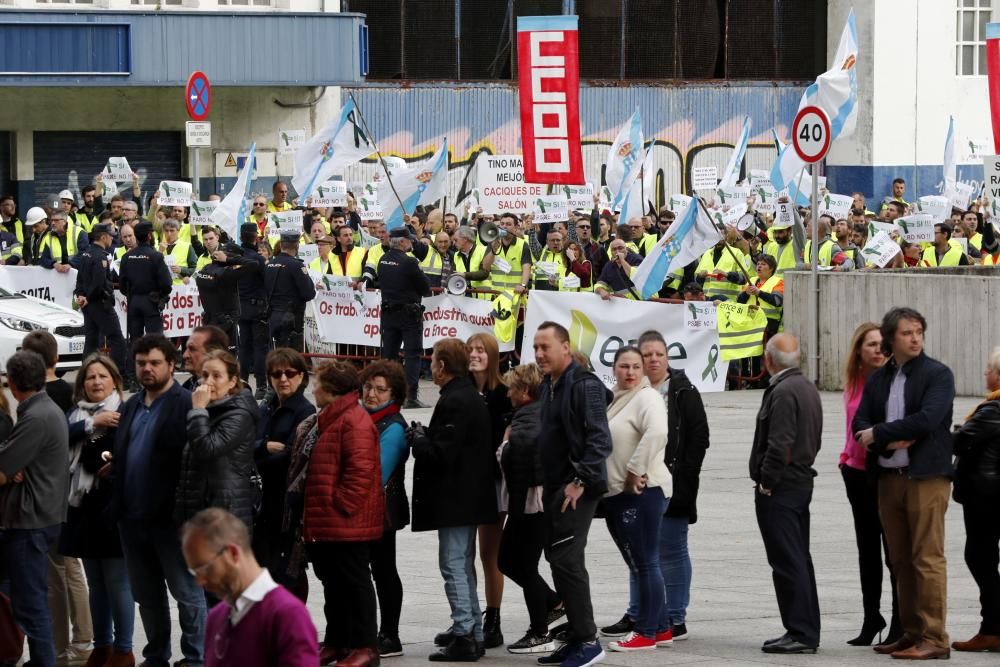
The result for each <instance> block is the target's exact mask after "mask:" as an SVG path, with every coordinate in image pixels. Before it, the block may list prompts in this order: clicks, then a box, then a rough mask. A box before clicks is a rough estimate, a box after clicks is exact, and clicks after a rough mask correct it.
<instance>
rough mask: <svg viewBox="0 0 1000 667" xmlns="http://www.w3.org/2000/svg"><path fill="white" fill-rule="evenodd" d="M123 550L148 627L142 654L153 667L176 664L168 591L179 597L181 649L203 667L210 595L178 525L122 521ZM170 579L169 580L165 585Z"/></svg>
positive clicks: (190, 660) (191, 663)
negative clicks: (187, 555)
mask: <svg viewBox="0 0 1000 667" xmlns="http://www.w3.org/2000/svg"><path fill="white" fill-rule="evenodd" d="M119 532H120V533H121V541H122V552H124V554H125V564H126V566H127V567H128V578H129V583H130V584H131V585H132V594H133V595H134V596H135V601H136V602H138V603H139V615H140V616H141V617H142V626H143V628H144V629H145V630H146V647H145V648H143V649H142V656H143V658H145V659H146V661H147V662H148V663H149V664H150V667H161V666H162V667H169V665H170V607H169V605H168V604H167V589H169V590H170V595H171V596H172V597H173V598H174V600H176V601H177V615H178V618H179V620H180V626H181V652H182V653H183V654H184V659H185V660H186V661H187V663H188V665H189V666H190V667H197V666H199V665H201V664H202V663H203V662H204V660H203V658H202V651H203V649H204V646H205V616H206V615H207V611H206V609H205V593H204V592H203V591H202V590H201V587H200V586H198V584H197V582H195V580H194V577H192V576H191V573H190V572H188V571H187V564H186V563H185V562H184V556H183V555H182V554H181V542H180V538H179V537H178V535H177V529H176V528H175V527H174V526H173V525H166V526H146V525H143V524H139V523H135V522H130V521H122V522H121V523H120V524H119ZM164 582H166V583H164Z"/></svg>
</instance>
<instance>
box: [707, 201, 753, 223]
mask: <svg viewBox="0 0 1000 667" xmlns="http://www.w3.org/2000/svg"><path fill="white" fill-rule="evenodd" d="M746 212H747V205H746V203H743V204H739V205H737V206H727V207H724V208H715V209H712V219H713V220H715V221H716V222H717V223H718V224H720V225H723V226H726V227H735V226H736V223H737V221H739V219H740V218H742V217H743V215H744V214H745V213H746Z"/></svg>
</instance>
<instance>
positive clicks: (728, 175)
mask: <svg viewBox="0 0 1000 667" xmlns="http://www.w3.org/2000/svg"><path fill="white" fill-rule="evenodd" d="M751 127H753V123H751V122H750V116H746V117H745V118H744V119H743V131H742V132H740V138H739V139H738V140H737V141H736V146H735V147H734V148H733V155H732V157H730V158H729V164H727V165H726V170H725V171H723V172H722V178H721V179H720V181H719V187H720V188H731V187H735V185H736V181H738V180H739V178H740V165H742V164H743V156H745V155H746V154H747V143H749V141H750V128H751Z"/></svg>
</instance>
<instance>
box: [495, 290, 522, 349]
mask: <svg viewBox="0 0 1000 667" xmlns="http://www.w3.org/2000/svg"><path fill="white" fill-rule="evenodd" d="M519 308H520V304H519V299H518V295H515V294H514V293H513V292H507V291H504V292H500V293H499V294H497V295H496V298H494V299H493V333H494V334H495V335H496V337H497V340H498V341H500V342H501V343H509V342H510V341H512V340H514V333H515V332H517V312H518V309H519Z"/></svg>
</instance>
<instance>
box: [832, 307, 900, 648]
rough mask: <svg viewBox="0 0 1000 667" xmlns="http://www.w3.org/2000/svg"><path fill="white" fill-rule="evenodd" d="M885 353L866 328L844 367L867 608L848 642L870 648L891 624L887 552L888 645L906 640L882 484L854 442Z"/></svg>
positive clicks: (874, 331)
mask: <svg viewBox="0 0 1000 667" xmlns="http://www.w3.org/2000/svg"><path fill="white" fill-rule="evenodd" d="M885 360H886V358H885V354H884V353H883V351H882V333H881V332H880V330H879V325H878V324H876V323H875V322H865V323H864V324H862V325H860V326H859V327H858V328H857V329H855V331H854V335H853V337H852V338H851V348H850V351H849V352H848V355H847V361H846V362H845V364H844V412H845V418H846V424H847V427H846V436H845V437H846V440H845V442H844V449H843V451H842V452H841V453H840V472H841V475H843V477H844V486H845V487H846V489H847V499H848V501H850V503H851V513H852V514H853V515H854V536H855V539H856V540H857V544H858V570H859V573H860V575H861V603H862V607H863V608H864V612H865V617H864V621H863V622H862V625H861V632H860V633H859V634H858V636H857V637H855V638H853V639H850V640H848V642H847V643H848V644H851V645H852V646H868V645H870V644H871V643H872V641H873V640H874V639H875V635H876V634H879V635H881V633H882V629H883V628H885V625H886V623H885V619H884V618H883V617H882V613H881V612H880V611H879V609H880V606H881V601H882V550H883V549H885V553H886V566H887V567H889V578H890V581H891V582H892V625H891V626H890V628H889V636H888V637H887V638H886V641H885V643H891V642H894V641H896V640H897V639H898V638H899V637H900V636H901V635H902V626H901V625H900V623H899V609H898V607H899V605H898V602H897V600H896V579H895V577H894V576H893V575H892V566H890V565H889V559H888V553H889V550H888V547H887V546H886V543H885V533H884V531H883V530H882V522H881V520H880V519H879V514H878V486H877V480H876V479H874V478H873V477H871V476H870V475H869V474H868V473H867V472H866V470H865V468H866V465H865V460H866V457H867V455H868V452H867V450H866V449H865V448H864V447H862V446H861V445H860V444H858V442H857V441H856V440H855V439H854V431H853V430H852V429H851V422H852V421H853V420H854V414H855V413H856V412H857V411H858V404H859V403H860V402H861V394H862V392H863V391H864V388H865V380H867V379H868V377H869V376H870V375H871V374H872V373H874V372H875V371H876V370H877V369H878V368H880V367H881V366H882V365H883V364H884V363H885Z"/></svg>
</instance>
